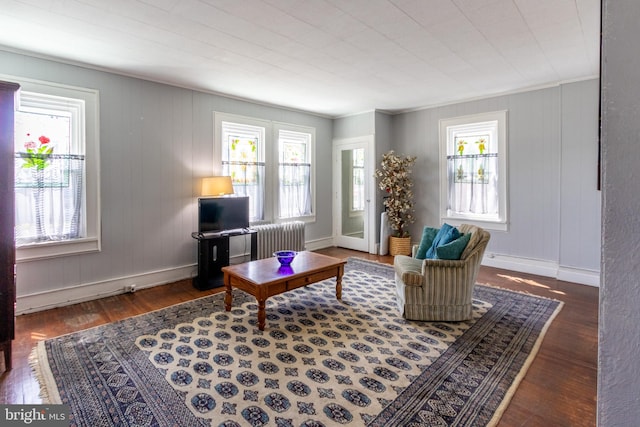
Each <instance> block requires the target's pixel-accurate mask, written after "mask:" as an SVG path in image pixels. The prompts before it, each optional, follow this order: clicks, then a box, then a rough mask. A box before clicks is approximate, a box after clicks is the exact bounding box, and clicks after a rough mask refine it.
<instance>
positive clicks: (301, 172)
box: [279, 163, 312, 218]
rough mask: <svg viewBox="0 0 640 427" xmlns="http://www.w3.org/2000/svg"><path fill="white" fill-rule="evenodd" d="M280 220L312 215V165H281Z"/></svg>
mask: <svg viewBox="0 0 640 427" xmlns="http://www.w3.org/2000/svg"><path fill="white" fill-rule="evenodd" d="M279 174H280V175H279V176H280V193H279V195H280V211H279V215H280V218H295V217H300V216H305V215H310V214H311V208H312V206H311V165H310V164H309V163H280V171H279Z"/></svg>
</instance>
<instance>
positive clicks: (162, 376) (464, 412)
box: [32, 258, 562, 427]
mask: <svg viewBox="0 0 640 427" xmlns="http://www.w3.org/2000/svg"><path fill="white" fill-rule="evenodd" d="M394 292H395V284H394V280H393V268H392V267H391V266H388V265H384V264H380V263H375V262H370V261H365V260H361V259H355V258H352V259H349V261H348V262H347V265H346V271H345V275H344V278H343V291H342V301H337V300H336V298H335V280H327V281H324V282H321V283H317V284H314V285H311V286H308V287H306V288H301V289H297V290H295V291H291V292H288V293H285V294H281V295H278V296H276V297H272V298H270V299H269V300H267V323H266V328H265V330H264V331H260V330H259V329H258V328H257V316H256V312H257V304H256V302H255V299H254V298H253V297H251V296H249V295H247V294H245V293H243V292H241V291H234V300H233V309H232V310H231V311H230V312H226V311H225V310H224V301H223V298H224V294H223V293H220V294H215V295H212V296H208V297H205V298H201V299H197V300H194V301H190V302H187V303H183V304H179V305H175V306H172V307H169V308H165V309H162V310H159V311H155V312H151V313H147V314H144V315H141V316H137V317H133V318H129V319H126V320H123V321H120V322H116V323H112V324H108V325H104V326H100V327H96V328H92V329H89V330H85V331H80V332H77V333H73V334H69V335H65V336H61V337H57V338H53V339H49V340H46V341H43V342H40V343H39V345H38V346H37V347H36V348H35V349H34V353H33V355H32V364H33V367H34V370H35V371H36V375H37V377H38V379H39V381H40V383H41V386H42V396H43V399H45V400H46V401H47V402H48V403H64V404H67V405H69V408H70V416H71V421H72V425H77V426H91V427H97V426H201V425H203V426H245V425H246V426H278V427H284V426H303V427H311V426H336V425H350V426H364V425H371V426H381V427H382V426H448V425H456V426H485V425H492V424H495V423H496V422H497V420H498V419H499V417H500V414H501V413H502V411H503V410H504V408H505V407H506V405H507V404H508V401H509V399H510V396H511V394H512V393H513V391H514V390H515V388H516V387H517V385H518V383H519V381H520V379H521V378H522V376H523V375H524V373H525V371H526V369H527V367H528V365H529V364H530V362H531V360H532V359H533V357H534V356H535V353H536V352H537V349H538V347H539V345H540V342H541V340H542V338H543V336H544V333H545V331H546V329H547V327H548V325H549V324H550V322H551V321H552V319H553V318H554V316H555V315H556V314H557V312H558V311H559V310H560V308H561V304H562V303H560V302H558V301H553V300H549V299H543V298H538V297H535V296H531V295H526V294H521V293H516V292H511V291H507V290H502V289H496V288H491V287H488V286H482V285H478V286H477V287H476V289H475V294H474V310H473V319H472V320H470V321H468V322H457V323H442V322H413V321H406V320H404V319H403V318H402V317H401V316H400V315H399V313H398V310H397V308H396V305H395V297H394Z"/></svg>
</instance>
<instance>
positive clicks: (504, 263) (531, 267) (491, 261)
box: [482, 253, 600, 287]
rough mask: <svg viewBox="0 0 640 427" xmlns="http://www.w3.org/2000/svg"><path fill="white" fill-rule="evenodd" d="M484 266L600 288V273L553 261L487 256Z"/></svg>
mask: <svg viewBox="0 0 640 427" xmlns="http://www.w3.org/2000/svg"><path fill="white" fill-rule="evenodd" d="M482 265H486V266H488V267H496V268H503V269H505V270H511V271H518V272H520V273H528V274H537V275H539V276H545V277H552V278H554V279H558V280H563V281H567V282H572V283H578V284H581V285H588V286H595V287H599V286H600V272H599V271H594V270H587V269H579V268H574V267H566V266H561V265H559V264H558V263H556V262H553V261H544V260H537V259H530V258H521V257H514V256H509V255H502V254H494V253H489V254H485V256H484V258H483V259H482Z"/></svg>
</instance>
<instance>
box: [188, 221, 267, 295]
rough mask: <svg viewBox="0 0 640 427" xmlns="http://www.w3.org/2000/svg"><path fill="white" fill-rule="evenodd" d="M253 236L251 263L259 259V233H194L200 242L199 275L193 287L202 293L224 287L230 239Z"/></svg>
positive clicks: (236, 230) (195, 278) (194, 236)
mask: <svg viewBox="0 0 640 427" xmlns="http://www.w3.org/2000/svg"><path fill="white" fill-rule="evenodd" d="M246 235H250V236H251V261H255V260H256V259H258V237H257V236H258V232H257V231H256V230H252V229H250V228H242V229H235V230H225V231H219V232H211V231H204V232H193V233H191V237H193V238H194V239H196V240H197V241H198V275H197V276H196V277H194V278H193V286H194V287H195V288H196V289H199V290H201V291H203V290H206V289H212V288H218V287H221V286H224V274H223V273H222V267H226V266H228V265H229V239H230V238H231V237H233V236H246Z"/></svg>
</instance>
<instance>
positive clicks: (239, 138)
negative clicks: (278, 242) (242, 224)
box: [221, 121, 265, 222]
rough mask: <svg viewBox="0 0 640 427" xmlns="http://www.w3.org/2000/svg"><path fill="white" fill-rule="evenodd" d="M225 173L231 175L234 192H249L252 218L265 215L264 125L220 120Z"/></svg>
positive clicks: (262, 217) (251, 219)
mask: <svg viewBox="0 0 640 427" xmlns="http://www.w3.org/2000/svg"><path fill="white" fill-rule="evenodd" d="M221 132H222V144H221V145H222V175H224V176H231V182H232V183H233V191H234V193H235V194H239V195H243V196H249V220H250V221H252V222H255V221H261V220H263V219H264V192H265V187H264V184H265V177H264V173H265V163H264V148H265V128H264V127H261V126H254V125H248V124H241V123H232V122H226V121H223V122H221Z"/></svg>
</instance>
